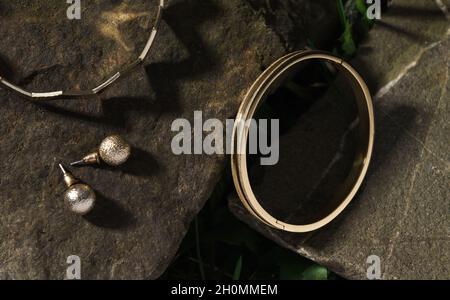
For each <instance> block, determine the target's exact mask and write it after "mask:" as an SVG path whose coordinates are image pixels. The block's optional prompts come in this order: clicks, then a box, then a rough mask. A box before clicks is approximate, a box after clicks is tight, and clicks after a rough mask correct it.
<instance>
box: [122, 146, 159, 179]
mask: <svg viewBox="0 0 450 300" xmlns="http://www.w3.org/2000/svg"><path fill="white" fill-rule="evenodd" d="M132 151H133V152H132V155H131V157H130V160H129V161H128V162H126V163H125V164H124V165H123V166H119V168H118V169H119V170H120V171H122V172H123V173H126V174H131V175H135V176H140V177H151V176H155V175H156V174H158V173H159V172H160V171H161V167H160V165H159V164H158V162H157V161H156V160H155V159H154V157H153V156H152V155H151V154H150V153H148V152H147V151H145V150H142V149H139V148H133V150H132Z"/></svg>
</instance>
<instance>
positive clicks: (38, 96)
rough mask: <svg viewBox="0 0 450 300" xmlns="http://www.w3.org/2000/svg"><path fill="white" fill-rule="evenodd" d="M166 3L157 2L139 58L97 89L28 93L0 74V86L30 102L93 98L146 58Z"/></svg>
mask: <svg viewBox="0 0 450 300" xmlns="http://www.w3.org/2000/svg"><path fill="white" fill-rule="evenodd" d="M166 3H167V0H159V6H158V12H157V16H156V20H155V24H154V25H153V28H152V30H151V33H150V37H149V38H148V40H147V43H146V45H145V47H144V49H143V50H142V52H141V54H140V55H139V57H138V58H137V59H136V60H135V61H133V62H132V63H130V64H129V65H127V66H125V67H123V69H122V70H120V71H118V72H116V73H115V74H114V75H112V76H111V77H109V78H108V79H107V80H105V81H104V82H103V83H102V84H100V85H98V86H97V87H95V88H93V89H89V90H81V91H75V90H68V91H62V90H61V91H54V92H43V93H36V92H30V91H27V90H25V89H23V88H21V87H20V86H17V85H15V84H14V83H12V82H10V81H8V80H7V79H6V78H4V77H2V76H1V74H0V86H4V87H5V88H8V89H10V90H12V91H14V92H16V93H18V94H19V95H21V96H25V97H27V98H29V99H32V100H36V101H37V100H52V99H60V98H79V97H90V96H95V95H97V94H99V93H100V92H102V91H103V90H104V89H105V88H107V87H108V86H110V85H111V84H113V83H114V82H115V81H116V80H117V79H119V78H120V77H122V76H123V75H125V74H127V73H129V72H130V71H132V70H133V69H134V68H135V67H137V66H138V65H140V64H142V62H143V61H144V60H145V58H146V57H147V55H148V53H149V52H150V48H151V47H152V46H153V44H154V42H155V38H156V34H157V33H158V30H159V25H160V23H161V18H162V13H163V10H164V7H165V5H166Z"/></svg>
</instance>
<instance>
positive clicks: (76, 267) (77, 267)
mask: <svg viewBox="0 0 450 300" xmlns="http://www.w3.org/2000/svg"><path fill="white" fill-rule="evenodd" d="M66 262H67V264H68V267H67V269H66V279H67V280H80V279H81V259H80V257H79V256H77V255H70V256H69V257H67V261H66Z"/></svg>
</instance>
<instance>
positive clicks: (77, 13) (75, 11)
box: [67, 0, 81, 20]
mask: <svg viewBox="0 0 450 300" xmlns="http://www.w3.org/2000/svg"><path fill="white" fill-rule="evenodd" d="M67 4H69V5H70V6H69V7H68V8H67V19H69V20H81V0H67Z"/></svg>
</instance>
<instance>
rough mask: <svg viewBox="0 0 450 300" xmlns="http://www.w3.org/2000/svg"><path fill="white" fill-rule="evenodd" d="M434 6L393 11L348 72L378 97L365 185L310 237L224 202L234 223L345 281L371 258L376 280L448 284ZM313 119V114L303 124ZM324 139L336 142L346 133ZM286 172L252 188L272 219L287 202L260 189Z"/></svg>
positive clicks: (449, 233) (448, 210)
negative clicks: (271, 209)
mask: <svg viewBox="0 0 450 300" xmlns="http://www.w3.org/2000/svg"><path fill="white" fill-rule="evenodd" d="M437 2H438V1H436V2H435V1H394V3H393V6H392V8H391V9H390V10H389V11H388V12H387V13H386V14H385V15H383V18H382V20H381V23H379V24H378V25H376V26H375V28H374V29H373V30H372V31H371V32H370V35H369V38H368V40H367V41H366V42H365V43H364V44H363V45H362V46H361V48H360V53H359V54H358V58H357V59H356V60H355V61H354V62H353V63H354V64H355V65H356V66H357V67H358V68H359V70H361V72H362V73H363V75H364V77H365V78H367V79H368V83H369V85H370V86H371V89H372V92H373V94H374V95H376V97H375V99H374V101H375V112H376V144H375V149H374V157H373V161H372V164H371V167H370V170H369V174H368V176H367V179H366V181H365V184H364V186H363V188H362V189H361V191H360V193H359V194H358V195H357V197H356V198H355V199H354V200H353V202H352V203H351V204H350V206H349V207H348V208H347V209H346V210H345V211H344V213H343V214H342V215H341V216H340V217H338V218H337V219H336V220H335V221H333V222H332V223H331V224H329V225H328V226H326V227H325V228H323V229H321V230H318V231H316V232H313V233H310V234H307V235H302V234H289V233H283V232H280V231H277V230H271V229H269V228H267V227H266V226H264V225H261V224H260V223H258V222H256V221H255V219H253V218H252V217H250V216H249V215H248V213H247V212H246V211H245V210H244V209H243V207H242V206H241V205H240V203H239V202H238V200H237V198H236V196H232V197H230V207H231V209H232V211H233V212H234V213H235V214H236V215H237V216H238V217H239V218H241V219H242V220H244V221H245V222H247V223H249V224H250V225H251V226H252V227H254V228H256V229H257V230H259V231H260V232H262V233H263V234H264V235H266V236H267V237H269V238H270V239H272V240H274V241H276V242H277V243H279V244H280V245H282V246H284V247H287V248H289V249H292V250H293V251H295V252H297V253H299V254H300V255H303V256H305V257H308V258H310V259H312V260H314V261H317V262H318V263H320V264H323V265H325V266H327V267H328V268H330V269H331V270H332V271H334V272H336V273H338V274H340V275H342V276H343V277H345V278H350V279H366V278H367V277H366V274H367V268H368V266H369V265H368V264H367V262H366V260H367V258H368V257H369V256H370V255H378V256H379V257H380V259H381V272H382V278H384V279H449V278H450V270H449V266H450V251H449V250H450V223H449V222H450V221H449V220H450V202H449V199H450V189H449V179H450V178H449V177H450V160H449V159H450V154H449V149H450V148H449V146H450V145H449V143H450V142H449V139H448V132H449V126H450V121H449V119H448V116H449V102H450V101H449V100H450V97H449V87H450V83H449V64H450V50H449V49H450V42H449V21H448V14H447V17H445V15H444V12H443V11H442V10H441V9H440V8H439V7H438V5H437V4H436V3H437ZM444 2H445V1H441V2H440V3H444ZM444 4H447V5H449V3H448V2H445V3H444ZM314 116H315V115H314V110H313V112H312V116H308V117H309V118H311V117H314ZM334 119H335V118H334ZM334 119H333V118H331V119H330V121H334ZM326 120H327V119H326ZM299 122H303V123H304V122H307V120H306V121H305V120H300V121H299ZM347 122H348V121H347ZM344 124H345V122H344ZM302 128H304V127H302V126H297V127H294V128H293V131H292V132H290V134H289V141H290V142H291V143H292V141H293V140H294V139H295V140H296V141H297V142H296V143H297V144H296V145H297V147H298V148H301V147H309V145H308V144H307V143H304V142H303V141H304V140H302V138H303V137H304V136H305V134H304V131H302ZM312 130H314V129H312ZM332 132H335V133H336V134H337V135H338V136H339V137H341V138H343V135H344V133H345V131H344V130H336V131H332ZM296 138H298V139H296ZM281 143H282V145H283V140H282V141H281ZM288 144H289V143H288ZM292 147H294V146H291V148H292ZM282 152H283V151H282ZM298 152H299V151H297V153H298ZM336 153H337V154H339V151H338V152H336ZM318 156H320V154H318ZM338 157H340V158H341V160H343V159H345V156H342V155H341V156H338ZM322 158H323V159H330V160H331V159H335V158H336V156H330V157H329V156H326V155H322ZM289 159H291V161H292V159H294V163H293V164H295V163H296V162H298V163H301V162H302V161H301V159H300V158H298V159H297V158H292V157H291V158H289ZM281 160H283V158H282V157H281ZM330 160H328V161H327V162H330ZM286 165H288V164H286ZM285 171H286V168H284V169H283V168H279V169H275V170H274V174H273V175H272V176H265V177H264V176H262V178H259V181H258V183H257V184H256V185H255V187H254V189H255V192H256V193H258V192H261V191H265V192H262V193H261V195H262V196H267V198H269V199H270V203H277V204H278V205H279V206H281V207H278V209H279V210H283V209H285V210H286V208H285V207H284V208H283V207H282V205H283V203H285V201H286V199H283V197H282V196H283V193H278V194H276V193H275V192H272V193H271V192H270V191H269V188H268V187H267V186H270V184H271V181H270V180H269V178H273V177H276V176H277V175H279V176H282V174H283V172H285ZM277 172H278V173H277ZM336 176H337V175H336ZM324 178H325V177H324ZM332 178H333V176H332V177H331V179H332ZM309 179H310V178H307V177H301V176H300V177H299V176H297V177H296V176H295V175H292V174H291V175H290V176H286V177H285V179H284V180H285V182H284V184H285V186H286V189H290V188H291V187H295V188H297V187H296V186H298V185H301V184H302V182H308V180H309ZM264 186H265V187H264ZM310 188H311V186H310ZM273 189H276V190H278V191H280V190H281V189H282V188H280V187H279V186H277V185H276V186H273ZM280 195H281V196H280ZM287 195H289V193H287ZM277 196H278V197H280V198H276V197H277ZM302 196H304V194H303V195H302V194H297V197H299V198H300V197H302ZM291 201H292V199H291ZM291 203H292V202H291ZM277 204H273V206H276V205H277Z"/></svg>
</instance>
